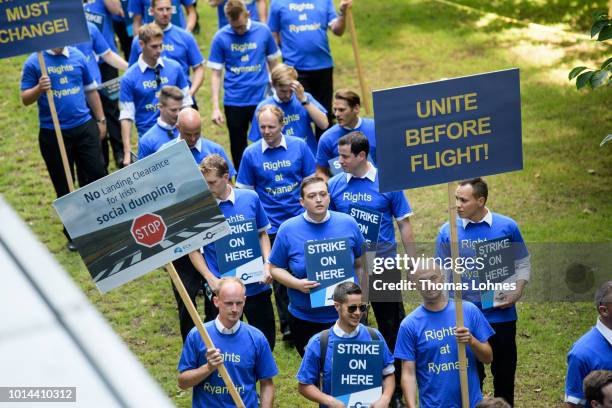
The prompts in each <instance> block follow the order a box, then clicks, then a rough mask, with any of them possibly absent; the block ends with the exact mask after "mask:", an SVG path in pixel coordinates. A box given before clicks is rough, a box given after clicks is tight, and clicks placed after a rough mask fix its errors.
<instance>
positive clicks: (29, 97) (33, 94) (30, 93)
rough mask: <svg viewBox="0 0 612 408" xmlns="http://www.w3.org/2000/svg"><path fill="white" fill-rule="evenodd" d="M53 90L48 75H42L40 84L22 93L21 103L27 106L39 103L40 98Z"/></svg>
mask: <svg viewBox="0 0 612 408" xmlns="http://www.w3.org/2000/svg"><path fill="white" fill-rule="evenodd" d="M49 89H51V79H50V78H49V77H48V76H47V75H42V76H41V77H40V78H39V79H38V84H37V85H36V86H33V87H32V88H30V89H26V90H24V91H21V102H22V103H23V104H24V105H25V106H28V105H31V104H33V103H35V102H37V101H38V98H40V96H41V95H42V94H43V93H45V92H47V91H48V90H49Z"/></svg>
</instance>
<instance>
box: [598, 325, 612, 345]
mask: <svg viewBox="0 0 612 408" xmlns="http://www.w3.org/2000/svg"><path fill="white" fill-rule="evenodd" d="M595 327H596V328H597V330H599V332H600V333H601V335H602V336H604V338H605V339H606V340H608V343H610V345H612V330H610V329H609V328H608V327H607V326H606V325H605V324H603V323H602V321H601V320H600V319H597V324H596V325H595Z"/></svg>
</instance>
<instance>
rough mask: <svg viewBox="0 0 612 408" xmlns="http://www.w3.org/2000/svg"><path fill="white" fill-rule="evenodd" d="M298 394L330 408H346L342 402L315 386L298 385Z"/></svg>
mask: <svg viewBox="0 0 612 408" xmlns="http://www.w3.org/2000/svg"><path fill="white" fill-rule="evenodd" d="M298 392H299V393H300V394H302V395H303V396H304V397H305V398H307V399H309V400H310V401H314V402H317V403H319V404H322V405H327V406H328V407H329V408H346V405H344V404H343V403H342V401H338V400H337V399H335V398H334V397H332V396H331V395H327V394H325V393H324V392H323V391H321V390H320V389H319V387H317V386H316V385H314V384H302V383H298Z"/></svg>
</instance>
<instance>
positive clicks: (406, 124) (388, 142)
mask: <svg viewBox="0 0 612 408" xmlns="http://www.w3.org/2000/svg"><path fill="white" fill-rule="evenodd" d="M373 97H374V116H375V123H376V125H375V126H376V152H377V153H376V154H377V156H376V162H377V163H378V169H379V171H380V173H379V174H380V176H379V178H380V192H381V193H382V192H388V191H398V190H403V189H406V188H416V187H423V186H429V185H434V184H440V183H447V182H451V181H457V180H463V179H468V178H472V177H479V176H486V175H490V174H497V173H504V172H509V171H514V170H520V169H522V168H523V151H522V136H521V95H520V81H519V70H518V69H510V70H506V71H497V72H490V73H486V74H480V75H473V76H468V77H461V78H454V79H449V80H443V81H437V82H430V83H425V84H417V85H410V86H404V87H400V88H393V89H387V90H382V91H375V92H374V93H373Z"/></svg>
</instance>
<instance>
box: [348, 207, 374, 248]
mask: <svg viewBox="0 0 612 408" xmlns="http://www.w3.org/2000/svg"><path fill="white" fill-rule="evenodd" d="M348 213H349V215H350V216H351V217H353V218H354V219H355V221H357V225H358V226H359V230H360V231H361V233H362V234H363V237H364V238H365V240H366V242H367V243H369V244H376V243H378V233H379V232H380V223H381V221H382V214H381V213H380V212H379V211H376V210H373V209H372V208H369V207H365V206H361V205H357V204H351V205H349V212H348Z"/></svg>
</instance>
